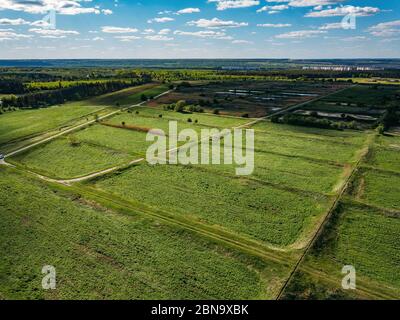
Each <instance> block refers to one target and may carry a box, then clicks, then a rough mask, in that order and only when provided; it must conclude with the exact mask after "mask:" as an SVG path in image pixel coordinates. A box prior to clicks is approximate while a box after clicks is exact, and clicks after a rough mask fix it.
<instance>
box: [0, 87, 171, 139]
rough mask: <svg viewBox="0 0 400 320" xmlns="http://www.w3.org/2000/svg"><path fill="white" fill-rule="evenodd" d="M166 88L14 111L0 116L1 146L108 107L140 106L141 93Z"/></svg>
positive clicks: (136, 89)
mask: <svg viewBox="0 0 400 320" xmlns="http://www.w3.org/2000/svg"><path fill="white" fill-rule="evenodd" d="M166 90H167V88H166V86H163V85H161V86H160V85H156V84H147V85H143V86H138V87H133V88H129V89H125V90H122V91H118V92H114V93H109V94H106V95H103V96H99V97H95V98H91V99H88V100H84V101H79V102H73V103H67V104H64V105H61V106H54V107H49V108H43V109H36V110H22V111H14V112H9V113H6V114H2V115H0V145H1V144H5V143H8V142H10V141H12V140H16V139H20V138H26V137H29V136H32V135H36V134H38V133H41V132H44V131H48V130H51V129H55V128H59V127H66V126H69V125H72V124H74V123H76V121H77V120H79V119H80V118H81V120H86V118H87V117H88V115H90V114H94V113H98V112H99V111H100V110H102V109H104V108H107V107H113V106H114V107H115V105H116V103H117V102H118V103H120V105H121V106H124V105H131V104H137V103H139V102H140V101H141V99H140V97H141V95H142V93H145V94H146V95H148V96H149V97H150V96H155V95H158V94H160V93H162V92H164V91H166Z"/></svg>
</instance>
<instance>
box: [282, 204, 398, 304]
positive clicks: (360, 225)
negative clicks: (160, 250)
mask: <svg viewBox="0 0 400 320" xmlns="http://www.w3.org/2000/svg"><path fill="white" fill-rule="evenodd" d="M399 228H400V219H399V216H391V215H388V214H386V213H384V212H382V211H380V210H378V209H372V208H370V207H367V206H362V205H357V204H351V203H346V204H342V205H340V206H339V208H338V209H337V210H336V212H335V214H334V216H333V217H332V219H331V220H330V223H329V225H328V226H327V227H326V229H325V231H324V234H323V235H322V236H321V237H320V239H319V241H318V242H317V243H316V245H315V247H314V248H313V250H312V252H311V253H310V254H309V255H308V256H307V258H306V261H305V262H304V263H303V265H302V267H301V268H302V269H303V271H305V272H307V273H311V274H312V278H313V279H314V280H315V281H318V280H320V281H322V282H324V281H328V283H330V287H331V288H334V290H318V286H315V285H313V282H308V280H306V279H307V277H306V278H304V276H301V273H300V275H298V277H297V278H294V279H293V281H292V284H291V285H290V286H289V287H288V290H287V292H286V294H285V297H289V298H301V297H302V296H303V297H304V296H307V295H311V296H312V295H313V294H315V295H316V296H317V297H318V298H322V299H323V298H335V295H337V294H340V295H346V293H344V292H343V291H342V290H341V281H342V278H343V276H344V275H343V274H341V270H342V267H343V266H344V265H352V266H354V267H355V269H356V272H357V290H356V291H354V293H355V294H356V295H357V296H360V297H364V298H365V297H366V298H370V299H371V298H397V299H399V298H400V274H399V272H398V266H399V265H400V255H399V251H398V243H400V235H399V232H398V231H399ZM360 230H362V231H360ZM304 281H307V282H304ZM315 289H317V290H315ZM313 290H315V291H314V292H313ZM332 293H333V295H332V296H331V295H330V294H332ZM285 297H284V298H285ZM314 298H315V297H314Z"/></svg>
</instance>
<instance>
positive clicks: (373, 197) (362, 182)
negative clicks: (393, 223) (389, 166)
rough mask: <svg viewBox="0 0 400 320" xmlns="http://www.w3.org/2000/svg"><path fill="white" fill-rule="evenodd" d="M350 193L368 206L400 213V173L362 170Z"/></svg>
mask: <svg viewBox="0 0 400 320" xmlns="http://www.w3.org/2000/svg"><path fill="white" fill-rule="evenodd" d="M350 193H351V194H352V195H353V196H354V197H355V198H356V199H357V200H359V201H362V202H365V203H367V204H370V205H373V206H378V207H381V208H386V209H394V210H397V211H400V197H399V195H400V173H393V172H385V171H379V170H372V169H371V170H368V169H361V170H360V171H359V172H358V174H357V176H356V179H355V181H354V182H353V185H352V188H351V191H350Z"/></svg>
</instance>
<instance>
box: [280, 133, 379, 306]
mask: <svg viewBox="0 0 400 320" xmlns="http://www.w3.org/2000/svg"><path fill="white" fill-rule="evenodd" d="M374 137H375V134H368V135H367V139H366V141H365V144H364V146H363V148H362V149H360V151H359V152H360V153H361V154H360V156H359V159H358V160H357V162H356V163H355V165H354V166H353V167H352V171H351V173H350V174H349V176H348V177H347V178H346V180H345V181H344V182H343V185H342V187H341V188H340V191H339V192H338V194H337V196H336V197H335V200H334V202H333V203H332V205H331V207H330V208H329V210H328V212H327V214H326V215H325V218H324V219H323V220H322V222H321V224H320V225H319V227H318V229H317V230H316V232H315V233H314V235H313V237H312V238H311V240H310V241H309V243H308V245H307V246H306V248H305V250H304V252H303V253H302V254H301V256H300V259H299V260H298V261H297V263H296V265H295V266H294V268H293V270H292V272H291V273H290V276H289V278H288V279H286V281H285V283H284V285H283V287H282V288H281V290H280V291H279V294H278V295H277V297H276V300H281V298H282V295H283V293H284V292H285V290H286V288H287V287H288V285H289V283H290V281H291V280H292V278H293V276H294V275H295V274H296V272H297V271H298V270H299V268H300V265H301V264H302V262H303V261H304V259H305V257H306V255H307V254H308V253H309V252H310V250H311V249H312V247H313V245H314V244H315V241H316V240H317V239H318V238H319V236H320V235H321V234H322V232H323V231H324V228H325V225H326V224H327V222H328V221H329V219H330V218H331V216H332V214H333V212H334V211H335V209H336V208H337V205H338V204H339V202H340V200H341V198H342V197H343V196H344V195H345V192H346V190H347V188H348V186H349V184H350V182H351V181H352V179H353V178H354V176H355V175H356V173H357V169H358V168H359V166H360V165H361V163H362V161H363V160H364V157H365V155H366V154H367V153H368V150H369V148H370V146H371V144H372V143H373V139H374Z"/></svg>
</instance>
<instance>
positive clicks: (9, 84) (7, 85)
mask: <svg viewBox="0 0 400 320" xmlns="http://www.w3.org/2000/svg"><path fill="white" fill-rule="evenodd" d="M25 92H26V88H25V86H24V84H23V83H22V82H21V81H18V80H0V93H2V94H23V93H25Z"/></svg>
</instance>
